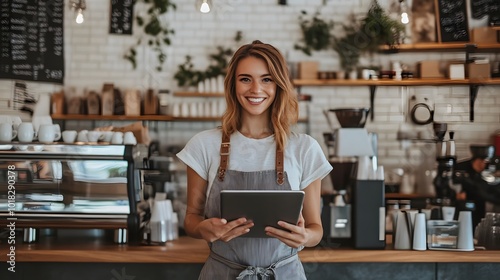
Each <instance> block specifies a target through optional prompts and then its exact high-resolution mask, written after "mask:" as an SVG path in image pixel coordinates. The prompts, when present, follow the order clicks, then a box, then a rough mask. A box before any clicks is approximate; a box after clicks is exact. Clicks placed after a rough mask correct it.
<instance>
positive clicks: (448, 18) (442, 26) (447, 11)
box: [436, 0, 469, 42]
mask: <svg viewBox="0 0 500 280" xmlns="http://www.w3.org/2000/svg"><path fill="white" fill-rule="evenodd" d="M436 5H437V7H436V13H437V20H438V24H437V29H438V38H439V42H469V24H468V22H467V5H466V0H436Z"/></svg>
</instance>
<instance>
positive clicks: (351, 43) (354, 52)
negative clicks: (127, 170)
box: [333, 14, 362, 78]
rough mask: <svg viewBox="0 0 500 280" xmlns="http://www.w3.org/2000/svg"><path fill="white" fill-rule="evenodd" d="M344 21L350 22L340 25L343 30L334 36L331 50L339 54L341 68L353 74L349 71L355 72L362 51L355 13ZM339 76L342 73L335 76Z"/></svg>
mask: <svg viewBox="0 0 500 280" xmlns="http://www.w3.org/2000/svg"><path fill="white" fill-rule="evenodd" d="M346 22H350V23H351V24H342V25H341V26H342V29H343V30H342V31H341V32H340V33H341V34H342V35H341V36H334V38H333V50H335V51H336V52H337V54H338V56H339V60H340V67H341V68H342V70H343V71H345V72H347V73H349V75H350V76H353V74H351V73H356V71H357V66H358V64H359V59H360V56H361V52H362V49H361V48H360V46H359V42H360V36H361V34H360V31H359V23H358V21H357V20H356V17H355V15H353V14H352V15H350V16H349V18H348V20H347V21H346ZM339 76H342V74H337V78H339ZM340 78H342V77H340Z"/></svg>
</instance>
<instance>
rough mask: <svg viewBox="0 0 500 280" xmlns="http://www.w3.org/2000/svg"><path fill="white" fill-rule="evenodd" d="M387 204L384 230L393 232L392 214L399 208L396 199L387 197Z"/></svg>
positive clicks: (395, 213)
mask: <svg viewBox="0 0 500 280" xmlns="http://www.w3.org/2000/svg"><path fill="white" fill-rule="evenodd" d="M386 205H387V215H386V216H385V231H386V232H394V228H393V227H394V224H393V222H392V221H393V219H394V217H393V215H397V211H398V210H399V201H398V200H396V199H388V200H387V201H386Z"/></svg>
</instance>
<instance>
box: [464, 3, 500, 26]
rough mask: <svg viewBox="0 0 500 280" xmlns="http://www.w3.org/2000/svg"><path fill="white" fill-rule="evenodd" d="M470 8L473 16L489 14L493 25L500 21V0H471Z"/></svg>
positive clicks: (476, 17)
mask: <svg viewBox="0 0 500 280" xmlns="http://www.w3.org/2000/svg"><path fill="white" fill-rule="evenodd" d="M470 9H471V15H472V18H475V19H480V18H483V17H485V16H489V22H490V24H491V25H498V24H499V23H500V0H471V1H470Z"/></svg>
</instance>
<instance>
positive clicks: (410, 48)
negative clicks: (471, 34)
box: [381, 43, 500, 53]
mask: <svg viewBox="0 0 500 280" xmlns="http://www.w3.org/2000/svg"><path fill="white" fill-rule="evenodd" d="M466 50H467V51H473V52H474V51H475V52H486V51H491V50H500V44H475V43H419V44H404V45H398V46H396V47H395V48H389V46H383V47H381V51H382V52H389V53H390V52H396V53H397V52H422V51H429V52H449V51H457V52H458V51H466Z"/></svg>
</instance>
